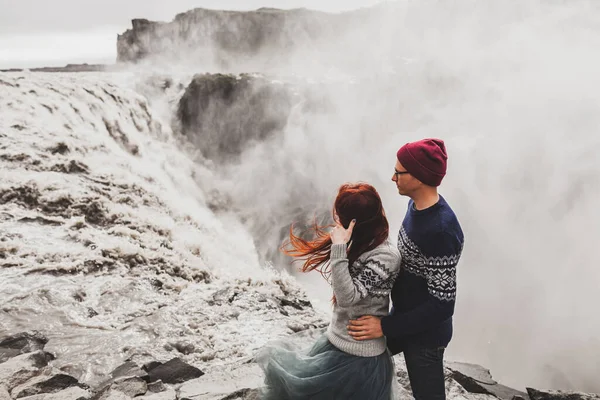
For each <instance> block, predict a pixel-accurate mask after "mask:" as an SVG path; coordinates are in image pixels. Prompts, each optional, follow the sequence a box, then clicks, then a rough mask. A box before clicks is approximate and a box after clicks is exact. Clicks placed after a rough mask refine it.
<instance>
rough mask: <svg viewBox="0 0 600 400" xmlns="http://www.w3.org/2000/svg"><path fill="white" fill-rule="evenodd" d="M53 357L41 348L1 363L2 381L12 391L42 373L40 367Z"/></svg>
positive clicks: (0, 380)
mask: <svg viewBox="0 0 600 400" xmlns="http://www.w3.org/2000/svg"><path fill="white" fill-rule="evenodd" d="M53 359H54V356H53V355H52V354H50V353H47V352H45V351H41V350H38V351H36V352H33V353H27V354H21V355H19V356H16V357H13V358H11V359H9V360H8V361H6V362H4V363H2V364H0V382H2V384H3V385H4V386H5V387H6V389H8V390H9V391H10V390H12V389H14V388H15V387H17V386H19V385H21V384H23V383H25V382H27V381H28V380H30V379H31V378H33V377H35V376H38V375H40V374H41V371H40V369H41V368H43V367H46V366H47V365H48V362H49V361H50V360H53Z"/></svg>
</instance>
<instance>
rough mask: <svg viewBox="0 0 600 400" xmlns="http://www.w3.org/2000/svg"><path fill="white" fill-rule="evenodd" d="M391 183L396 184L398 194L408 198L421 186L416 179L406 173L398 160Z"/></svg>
mask: <svg viewBox="0 0 600 400" xmlns="http://www.w3.org/2000/svg"><path fill="white" fill-rule="evenodd" d="M392 181H394V182H395V183H396V187H397V188H398V193H400V194H401V195H403V196H410V194H411V193H413V192H414V191H415V190H417V189H418V188H419V185H420V184H421V182H419V180H418V179H416V178H415V177H414V176H412V175H411V174H409V173H408V172H407V171H406V168H404V167H403V166H402V164H401V163H400V161H398V160H396V166H395V167H394V175H392Z"/></svg>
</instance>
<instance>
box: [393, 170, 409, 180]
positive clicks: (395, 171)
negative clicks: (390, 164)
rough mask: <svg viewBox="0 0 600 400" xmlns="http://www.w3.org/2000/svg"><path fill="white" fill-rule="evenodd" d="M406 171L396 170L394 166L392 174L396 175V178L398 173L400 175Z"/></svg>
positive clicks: (406, 172)
mask: <svg viewBox="0 0 600 400" xmlns="http://www.w3.org/2000/svg"><path fill="white" fill-rule="evenodd" d="M408 173H409V172H408V171H398V170H397V169H396V168H394V176H395V177H396V179H398V175H402V174H408Z"/></svg>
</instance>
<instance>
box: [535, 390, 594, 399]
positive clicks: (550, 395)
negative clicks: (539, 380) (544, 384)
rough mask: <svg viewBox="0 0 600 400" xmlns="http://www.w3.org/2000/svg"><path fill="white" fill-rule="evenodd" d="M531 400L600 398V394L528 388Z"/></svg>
mask: <svg viewBox="0 0 600 400" xmlns="http://www.w3.org/2000/svg"><path fill="white" fill-rule="evenodd" d="M527 393H528V394H529V398H530V399H531V400H600V394H594V393H578V392H567V391H561V390H556V391H543V390H537V389H533V388H529V387H528V388H527Z"/></svg>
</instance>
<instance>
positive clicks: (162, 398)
mask: <svg viewBox="0 0 600 400" xmlns="http://www.w3.org/2000/svg"><path fill="white" fill-rule="evenodd" d="M175 399H177V392H175V391H174V390H173V389H168V390H165V391H164V392H160V393H152V394H146V395H145V396H141V397H136V400H175Z"/></svg>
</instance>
